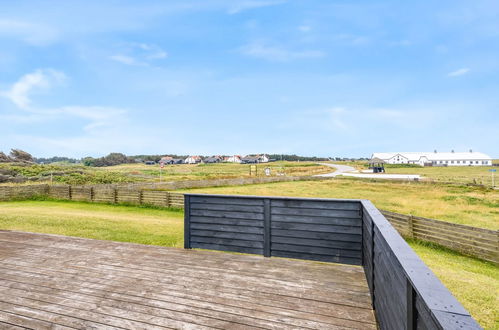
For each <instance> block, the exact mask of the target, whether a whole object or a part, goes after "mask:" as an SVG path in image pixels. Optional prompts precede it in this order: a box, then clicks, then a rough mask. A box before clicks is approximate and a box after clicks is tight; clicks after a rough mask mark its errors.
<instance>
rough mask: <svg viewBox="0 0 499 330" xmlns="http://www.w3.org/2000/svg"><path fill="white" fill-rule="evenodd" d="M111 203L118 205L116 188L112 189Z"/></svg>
mask: <svg viewBox="0 0 499 330" xmlns="http://www.w3.org/2000/svg"><path fill="white" fill-rule="evenodd" d="M113 203H114V204H116V203H118V188H116V187H113Z"/></svg>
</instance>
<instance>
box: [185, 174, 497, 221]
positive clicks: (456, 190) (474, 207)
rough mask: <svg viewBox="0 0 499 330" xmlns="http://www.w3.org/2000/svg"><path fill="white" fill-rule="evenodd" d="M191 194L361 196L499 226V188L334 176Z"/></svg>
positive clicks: (405, 209) (388, 206) (394, 207)
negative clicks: (318, 179)
mask: <svg viewBox="0 0 499 330" xmlns="http://www.w3.org/2000/svg"><path fill="white" fill-rule="evenodd" d="M183 192H191V193H212V194H240V195H264V196H265V195H266V196H301V197H325V198H356V199H357V198H360V199H369V200H371V201H372V202H373V203H374V204H375V205H376V206H377V207H378V208H380V209H385V210H388V211H392V212H398V213H404V214H413V215H417V216H422V217H427V218H434V219H439V220H445V221H450V222H454V223H460V224H465V225H470V226H476V227H482V228H488V229H494V230H498V229H499V191H498V190H492V189H484V188H480V187H466V186H457V185H442V184H425V183H417V182H386V181H378V182H374V181H366V180H358V179H347V178H345V179H331V180H325V181H298V182H280V183H269V184H258V185H246V186H237V187H214V188H200V189H190V190H183Z"/></svg>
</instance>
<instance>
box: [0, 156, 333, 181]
mask: <svg viewBox="0 0 499 330" xmlns="http://www.w3.org/2000/svg"><path fill="white" fill-rule="evenodd" d="M249 166H250V165H244V164H233V163H218V164H196V165H187V164H181V165H167V166H165V167H164V168H163V169H161V176H162V180H163V181H180V180H206V179H225V178H240V177H249V176H250V173H249ZM266 167H269V168H270V169H271V175H272V176H276V175H287V176H306V175H314V174H320V173H328V172H331V171H332V169H331V168H330V167H327V166H322V165H318V164H316V163H313V162H287V161H279V162H272V163H266V164H258V165H257V175H258V176H264V175H265V172H264V170H265V168H266ZM2 174H8V175H9V176H13V177H17V178H28V179H30V181H28V182H33V181H35V182H48V181H50V180H51V177H52V180H53V181H54V182H58V183H67V184H100V183H131V182H158V181H159V180H160V166H159V165H145V164H142V163H137V164H123V165H116V166H108V167H88V166H83V165H74V164H48V165H39V164H32V165H19V164H9V163H0V184H1V179H2ZM10 185H12V183H10Z"/></svg>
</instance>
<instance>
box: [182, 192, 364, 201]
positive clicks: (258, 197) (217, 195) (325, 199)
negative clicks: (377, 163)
mask: <svg viewBox="0 0 499 330" xmlns="http://www.w3.org/2000/svg"><path fill="white" fill-rule="evenodd" d="M184 196H192V197H230V198H248V199H265V198H269V199H279V200H294V201H296V200H304V201H319V202H345V203H347V202H358V203H360V202H361V201H362V199H344V198H316V197H287V196H257V195H226V194H190V193H185V194H184Z"/></svg>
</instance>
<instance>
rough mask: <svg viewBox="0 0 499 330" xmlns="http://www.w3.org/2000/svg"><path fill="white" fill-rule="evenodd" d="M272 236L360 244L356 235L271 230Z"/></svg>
mask: <svg viewBox="0 0 499 330" xmlns="http://www.w3.org/2000/svg"><path fill="white" fill-rule="evenodd" d="M272 235H276V236H284V237H296V238H309V239H324V240H328V239H331V240H336V241H343V242H361V241H362V236H361V235H357V234H338V233H321V232H312V231H300V230H284V229H272Z"/></svg>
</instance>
